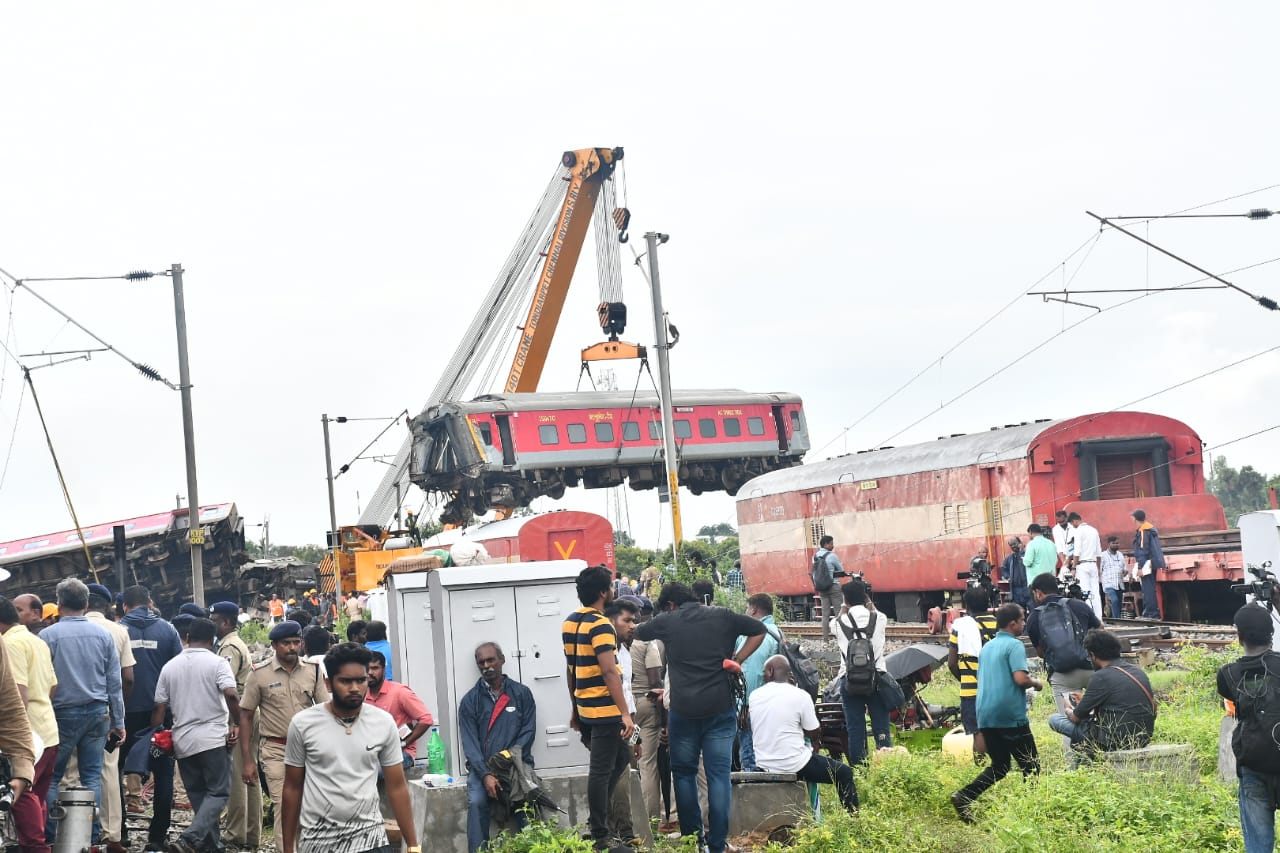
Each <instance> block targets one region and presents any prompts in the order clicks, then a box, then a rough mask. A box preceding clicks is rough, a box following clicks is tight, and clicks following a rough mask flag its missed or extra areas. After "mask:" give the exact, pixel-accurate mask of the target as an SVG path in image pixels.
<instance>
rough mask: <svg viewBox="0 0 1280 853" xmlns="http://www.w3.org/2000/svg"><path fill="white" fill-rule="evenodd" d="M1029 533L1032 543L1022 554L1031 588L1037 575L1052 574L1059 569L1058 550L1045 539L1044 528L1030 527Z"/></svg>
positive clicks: (1038, 526) (1033, 525) (1028, 544)
mask: <svg viewBox="0 0 1280 853" xmlns="http://www.w3.org/2000/svg"><path fill="white" fill-rule="evenodd" d="M1027 533H1029V534H1031V541H1030V542H1028V543H1027V548H1026V550H1025V551H1024V552H1023V554H1022V565H1024V566H1026V567H1027V585H1028V586H1030V585H1031V582H1032V581H1033V580H1035V579H1036V575H1042V574H1044V573H1045V572H1049V573H1050V574H1052V573H1053V572H1054V571H1055V570H1056V569H1057V568H1058V549H1057V547H1055V546H1054V544H1053V542H1051V541H1050V540H1049V539H1047V538H1045V535H1044V528H1043V527H1041V526H1040V525H1038V524H1032V525H1030V526H1029V527H1028V528H1027Z"/></svg>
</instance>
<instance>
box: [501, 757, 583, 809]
mask: <svg viewBox="0 0 1280 853" xmlns="http://www.w3.org/2000/svg"><path fill="white" fill-rule="evenodd" d="M489 772H490V773H492V774H493V775H494V777H496V778H497V780H498V805H499V806H503V807H505V808H506V810H507V813H508V814H514V813H515V812H517V811H519V810H520V809H521V808H525V807H528V808H532V809H534V810H535V811H539V812H540V810H542V809H547V810H550V811H557V812H561V813H565V811H564V809H562V808H560V807H559V806H558V805H556V802H555V800H553V799H551V797H550V796H548V795H547V792H546V790H545V788H544V787H543V784H542V779H541V778H539V776H538V774H537V773H534V772H533V770H532V769H531V768H528V767H525V766H524V761H523V760H522V759H521V757H520V754H519V752H518V751H517V752H512V751H511V750H508V749H504V750H503V751H502V752H499V753H496V754H495V755H492V756H490V758H489Z"/></svg>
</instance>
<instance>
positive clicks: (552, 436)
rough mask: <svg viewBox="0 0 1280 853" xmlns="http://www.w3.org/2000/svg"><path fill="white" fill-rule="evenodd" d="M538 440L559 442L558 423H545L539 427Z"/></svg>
mask: <svg viewBox="0 0 1280 853" xmlns="http://www.w3.org/2000/svg"><path fill="white" fill-rule="evenodd" d="M538 440H539V441H541V442H542V443H543V444H559V443H560V433H559V432H558V431H557V430H556V425H555V424H543V425H542V426H540V427H538Z"/></svg>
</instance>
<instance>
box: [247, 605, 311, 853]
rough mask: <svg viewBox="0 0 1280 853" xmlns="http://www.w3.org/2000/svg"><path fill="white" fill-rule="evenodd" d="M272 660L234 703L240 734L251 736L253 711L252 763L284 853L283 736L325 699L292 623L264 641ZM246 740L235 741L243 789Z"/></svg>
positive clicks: (252, 778) (250, 770)
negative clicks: (254, 747)
mask: <svg viewBox="0 0 1280 853" xmlns="http://www.w3.org/2000/svg"><path fill="white" fill-rule="evenodd" d="M267 636H268V638H269V639H270V640H271V648H273V649H274V650H275V653H276V655H275V657H274V658H273V659H272V660H270V661H268V662H267V663H265V664H263V665H262V666H260V667H258V668H256V669H254V670H253V672H251V673H249V678H248V680H247V681H246V682H245V685H244V698H243V699H241V700H240V731H242V732H250V731H253V717H254V711H256V710H259V711H261V714H259V718H258V757H259V758H260V759H261V760H262V769H263V772H264V773H266V776H267V793H269V794H270V795H271V802H272V803H274V804H275V815H276V820H275V845H276V850H277V851H280V853H284V838H283V835H282V834H281V832H280V819H281V817H282V813H283V808H282V806H281V797H282V795H283V792H284V744H285V738H286V737H288V735H289V721H290V720H292V719H293V715H294V714H296V713H298V712H299V711H301V710H302V709H303V708H310V707H311V706H312V705H318V704H320V703H322V702H326V701H328V699H329V691H328V689H327V688H326V687H325V686H324V676H323V675H322V674H321V673H320V668H319V667H318V666H316V665H315V664H312V663H307V662H306V661H304V660H301V659H300V658H299V657H298V654H299V652H300V651H301V649H302V628H301V626H299V625H298V623H297V622H289V621H285V622H281V623H280V624H279V625H277V626H275V627H274V628H272V629H271V633H270V634H268V635H267ZM249 741H250V738H246V737H242V738H241V739H240V749H241V756H240V759H241V761H242V762H243V763H242V765H241V767H242V771H241V778H242V779H243V780H244V783H245V784H246V785H251V784H255V783H256V781H257V775H258V768H257V765H256V764H255V763H254V761H253V753H252V752H251V751H250V746H249Z"/></svg>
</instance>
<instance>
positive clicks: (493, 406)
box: [427, 388, 800, 417]
mask: <svg viewBox="0 0 1280 853" xmlns="http://www.w3.org/2000/svg"><path fill="white" fill-rule="evenodd" d="M671 396H672V404H673V405H674V406H675V407H677V408H679V407H682V406H748V405H781V404H786V403H792V404H799V403H800V397H798V396H797V395H795V394H791V393H786V392H775V393H763V394H756V393H751V392H748V391H742V390H740V389H737V388H720V389H710V390H706V391H673V392H672V395H671ZM657 405H658V395H657V394H656V393H655V392H654V391H653V390H652V389H649V390H648V391H646V390H643V389H641V390H639V391H638V392H637V393H635V394H634V395H632V394H630V393H627V392H625V391H568V392H559V391H558V392H552V393H541V392H537V393H530V394H486V395H484V396H483V397H477V398H476V399H474V400H471V401H469V402H450V403H442V404H440V405H439V406H433V407H431V408H430V409H428V412H427V414H428V416H429V417H436V416H437V415H436V412H437V411H439V410H444V411H452V412H492V411H500V412H528V411H548V410H575V409H627V408H637V409H643V408H656V407H657Z"/></svg>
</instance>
